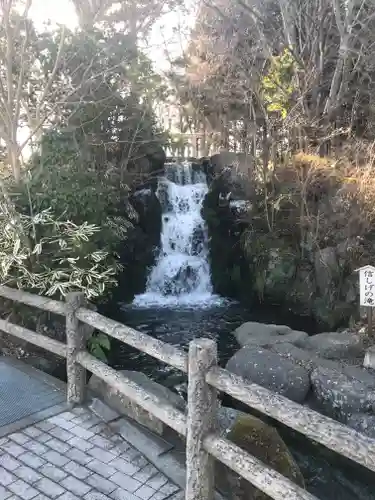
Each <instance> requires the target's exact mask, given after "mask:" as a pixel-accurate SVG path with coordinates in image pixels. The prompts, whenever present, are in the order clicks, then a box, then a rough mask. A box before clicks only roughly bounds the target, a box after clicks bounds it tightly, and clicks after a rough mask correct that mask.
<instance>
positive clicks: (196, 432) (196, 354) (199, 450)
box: [185, 339, 217, 500]
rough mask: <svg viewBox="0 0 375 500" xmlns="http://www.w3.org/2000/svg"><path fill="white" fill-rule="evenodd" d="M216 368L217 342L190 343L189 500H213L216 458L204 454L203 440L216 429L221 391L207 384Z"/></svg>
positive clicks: (201, 341) (199, 341)
mask: <svg viewBox="0 0 375 500" xmlns="http://www.w3.org/2000/svg"><path fill="white" fill-rule="evenodd" d="M216 365H217V346H216V342H214V341H213V340H209V339H197V340H193V341H192V342H190V345H189V370H188V375H189V385H188V416H187V438H186V490H185V500H213V495H214V458H213V457H212V456H211V455H210V454H209V453H207V452H206V451H205V450H204V448H203V439H204V438H205V437H206V435H207V434H209V433H211V432H214V431H215V429H216V423H215V422H216V412H217V391H216V389H214V388H213V387H212V386H210V385H209V384H207V382H206V373H207V372H208V370H209V369H210V368H211V367H213V366H216Z"/></svg>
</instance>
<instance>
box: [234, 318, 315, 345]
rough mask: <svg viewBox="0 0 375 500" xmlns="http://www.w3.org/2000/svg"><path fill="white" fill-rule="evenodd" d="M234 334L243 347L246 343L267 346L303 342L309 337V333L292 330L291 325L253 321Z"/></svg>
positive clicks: (240, 327)
mask: <svg viewBox="0 0 375 500" xmlns="http://www.w3.org/2000/svg"><path fill="white" fill-rule="evenodd" d="M233 334H234V336H235V337H236V340H237V342H238V343H239V344H240V346H241V347H244V346H245V345H258V346H261V347H267V346H269V345H273V344H279V343H285V342H288V343H290V344H294V343H297V342H303V341H304V340H306V339H307V338H308V334H307V333H305V332H299V331H296V330H292V329H291V328H289V326H283V325H266V324H264V323H256V322H253V321H249V322H247V323H244V324H243V325H241V326H239V327H238V328H236V330H234V332H233Z"/></svg>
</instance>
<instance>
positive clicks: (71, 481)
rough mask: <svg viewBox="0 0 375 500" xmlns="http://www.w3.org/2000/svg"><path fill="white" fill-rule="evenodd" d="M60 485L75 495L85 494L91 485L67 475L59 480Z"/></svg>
mask: <svg viewBox="0 0 375 500" xmlns="http://www.w3.org/2000/svg"><path fill="white" fill-rule="evenodd" d="M60 484H61V486H64V488H65V489H67V490H69V491H71V492H72V493H74V494H75V495H78V496H79V495H85V494H86V493H88V492H89V491H90V490H91V486H89V485H87V484H86V483H84V482H82V481H80V480H79V479H76V478H75V477H72V476H68V477H66V478H65V479H63V480H62V481H61V483H60Z"/></svg>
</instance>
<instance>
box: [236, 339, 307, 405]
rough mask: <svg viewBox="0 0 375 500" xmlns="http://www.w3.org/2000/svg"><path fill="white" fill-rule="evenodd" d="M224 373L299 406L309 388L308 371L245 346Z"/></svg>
mask: <svg viewBox="0 0 375 500" xmlns="http://www.w3.org/2000/svg"><path fill="white" fill-rule="evenodd" d="M226 368H227V370H229V371H231V372H233V373H235V374H237V375H240V376H241V377H244V378H245V379H246V380H249V381H252V382H255V383H256V384H258V385H261V386H263V387H266V388H268V389H270V390H271V391H274V392H277V393H279V394H282V395H283V396H286V397H287V398H289V399H291V400H293V401H296V402H297V403H302V402H303V401H304V400H305V398H306V395H307V393H308V391H309V389H310V380H309V374H308V372H307V370H305V369H304V368H302V367H301V366H298V365H296V364H294V363H293V362H291V361H289V360H288V359H285V358H282V357H281V356H279V355H278V354H276V353H273V352H271V351H268V350H266V349H262V348H261V347H256V346H250V345H248V346H245V347H243V348H242V349H240V350H239V351H238V352H236V354H235V355H234V356H232V358H231V359H230V360H229V361H228V363H227V366H226Z"/></svg>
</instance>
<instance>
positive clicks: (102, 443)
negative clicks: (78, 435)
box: [90, 435, 115, 450]
mask: <svg viewBox="0 0 375 500" xmlns="http://www.w3.org/2000/svg"><path fill="white" fill-rule="evenodd" d="M90 443H92V444H94V445H95V446H99V448H103V450H110V449H111V448H114V447H115V444H114V443H113V442H112V441H111V440H109V439H106V438H104V437H102V436H98V435H96V436H94V437H93V438H91V439H90Z"/></svg>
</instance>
